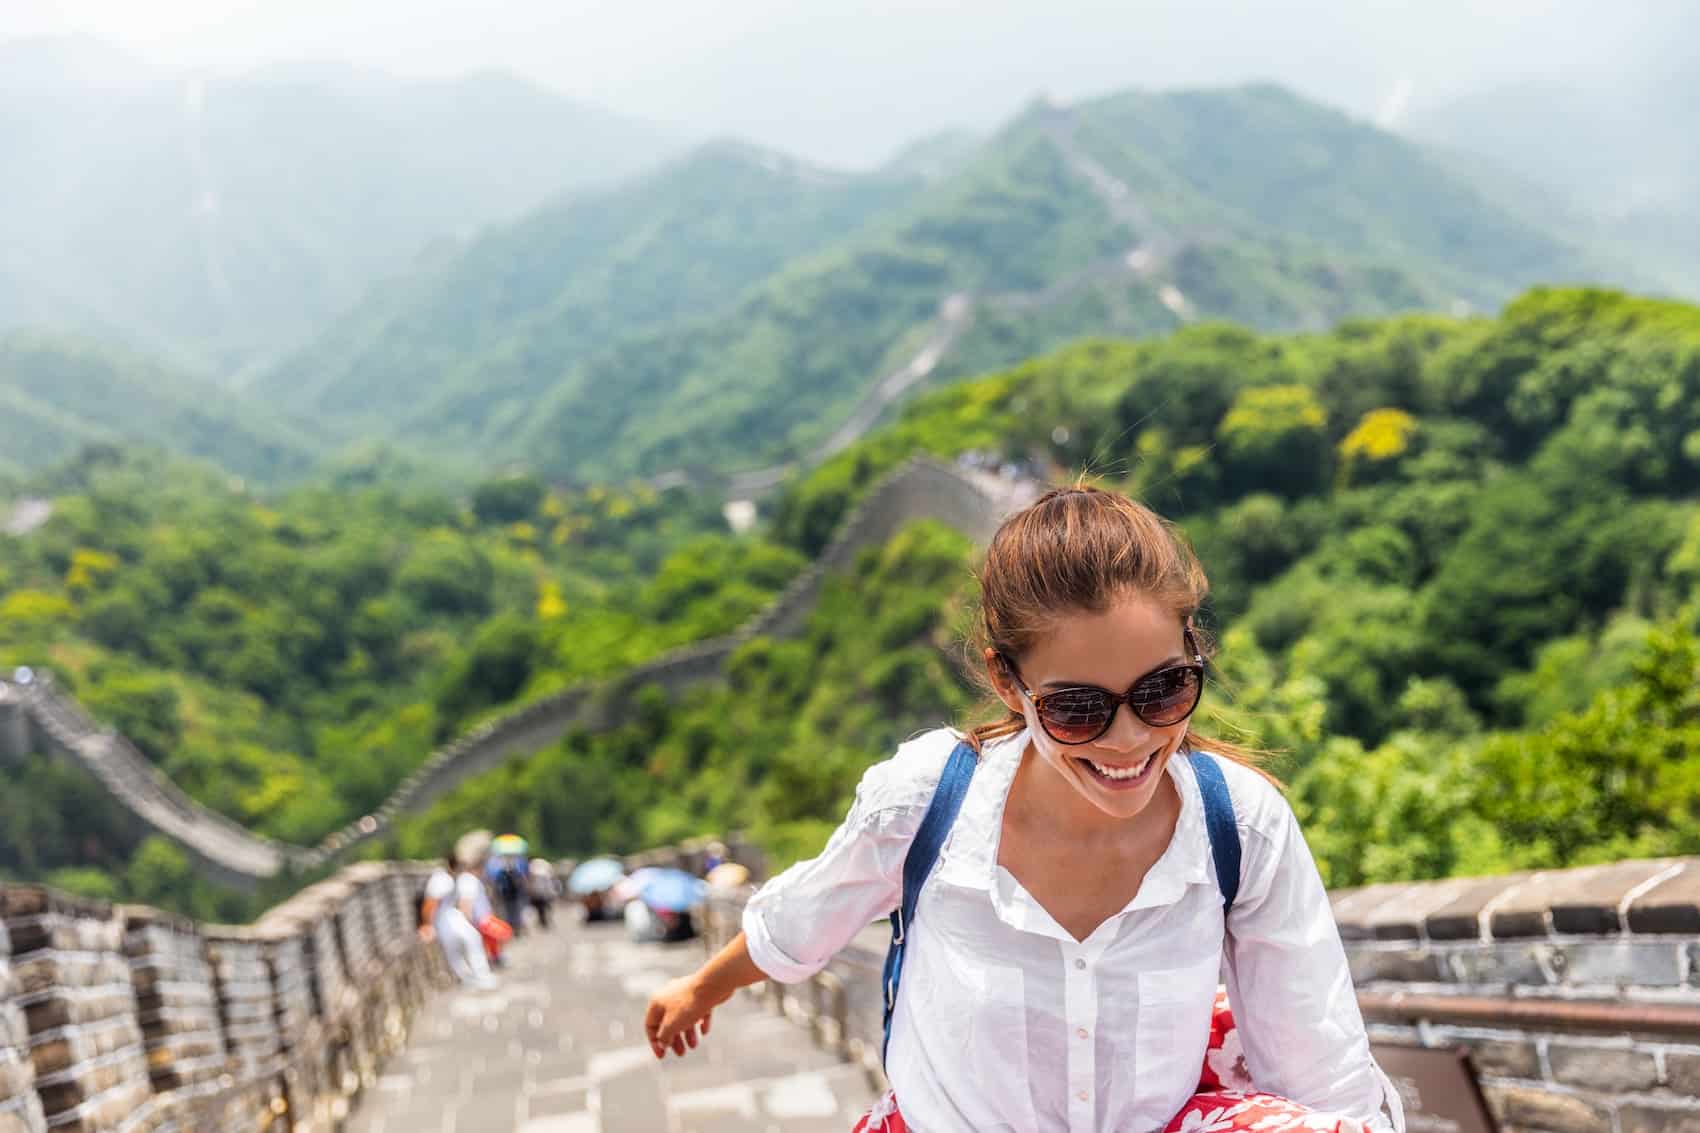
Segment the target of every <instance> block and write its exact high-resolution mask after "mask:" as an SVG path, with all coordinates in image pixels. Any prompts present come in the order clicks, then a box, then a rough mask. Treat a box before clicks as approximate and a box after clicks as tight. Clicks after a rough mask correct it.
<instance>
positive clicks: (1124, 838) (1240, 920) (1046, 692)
mask: <svg viewBox="0 0 1700 1133" xmlns="http://www.w3.org/2000/svg"><path fill="white" fill-rule="evenodd" d="M1206 590H1207V583H1206V581H1205V577H1204V572H1203V571H1202V569H1201V568H1200V567H1199V565H1198V563H1197V561H1196V560H1195V559H1194V558H1193V556H1192V554H1191V552H1190V550H1189V549H1188V548H1187V547H1186V546H1185V544H1184V543H1183V542H1182V541H1181V540H1180V539H1179V538H1178V537H1177V536H1176V535H1175V533H1174V532H1173V531H1172V529H1171V528H1170V527H1169V526H1168V525H1167V524H1166V523H1165V522H1164V521H1163V520H1162V519H1160V518H1159V517H1158V516H1157V515H1155V514H1154V513H1153V512H1151V511H1150V510H1148V509H1146V508H1144V507H1142V506H1140V505H1138V504H1135V503H1133V502H1131V501H1129V500H1127V499H1126V498H1124V497H1122V496H1119V495H1116V494H1114V493H1110V492H1104V491H1099V490H1097V489H1094V488H1085V487H1080V488H1069V489H1061V490H1057V491H1052V492H1049V493H1047V494H1046V495H1044V496H1042V497H1041V498H1040V499H1039V500H1037V501H1036V502H1035V503H1034V504H1033V505H1032V506H1031V507H1029V508H1027V509H1025V510H1024V511H1022V512H1020V513H1018V514H1016V515H1014V516H1012V517H1011V518H1010V519H1008V520H1007V521H1005V523H1004V524H1003V526H1002V527H1001V528H1000V529H999V530H998V533H997V534H996V535H995V536H994V537H993V539H992V543H991V545H990V547H989V548H988V550H987V554H986V562H985V566H984V568H983V570H982V573H981V617H980V624H979V626H978V627H977V629H978V634H979V636H980V638H981V640H980V641H979V642H978V645H979V653H980V656H981V657H983V659H984V664H985V670H986V676H987V678H988V680H989V683H990V685H991V688H992V690H993V691H994V692H995V693H996V695H997V697H998V699H999V700H1001V701H1002V703H1003V705H1004V707H1005V708H1006V709H1007V714H1006V715H1005V716H1004V718H1003V719H1002V720H999V721H997V722H996V723H992V724H988V725H983V726H981V727H978V728H975V729H973V730H972V731H971V732H969V733H968V734H967V735H966V736H960V735H958V734H957V733H955V732H953V731H950V730H948V729H941V730H939V731H935V732H932V733H929V734H927V735H924V736H922V737H920V738H919V739H916V740H913V741H911V742H909V743H907V744H904V745H903V746H902V747H900V748H899V749H898V751H897V754H896V755H895V757H893V758H892V759H890V760H887V761H886V762H884V763H880V764H878V765H876V766H874V767H872V768H870V769H869V770H868V772H867V773H866V775H864V777H863V779H862V782H861V785H860V786H859V787H858V789H857V793H856V801H855V803H854V804H853V805H852V806H851V808H850V813H849V815H848V816H847V817H846V818H845V820H844V823H843V825H842V826H840V827H839V829H838V831H837V832H836V833H835V834H834V835H833V837H832V839H831V840H830V841H829V842H828V843H827V846H826V848H825V849H824V850H823V851H822V852H821V854H820V856H818V857H816V858H815V859H813V860H812V861H807V862H802V863H799V864H798V865H795V866H793V867H792V868H791V869H789V870H787V871H785V872H784V873H783V874H781V875H780V876H779V877H777V878H775V879H773V881H771V882H769V883H768V884H767V886H765V887H764V888H763V889H762V890H761V892H760V893H758V894H757V895H756V896H755V897H754V898H753V899H752V900H751V901H750V903H749V905H748V907H747V908H746V910H745V913H744V922H743V930H744V931H743V932H742V933H741V934H740V935H739V936H738V937H737V938H736V939H735V940H733V941H732V942H731V943H730V944H728V945H727V946H726V948H724V949H723V950H722V951H721V952H720V953H719V954H718V955H717V956H715V957H714V958H713V959H711V960H710V961H709V962H708V963H707V964H705V965H704V966H703V967H702V968H701V969H700V970H699V971H697V972H696V973H695V974H693V975H691V976H688V977H685V978H683V979H680V980H676V981H674V982H673V983H671V984H668V985H667V986H666V987H664V988H662V989H661V990H660V991H659V992H657V993H656V995H655V997H654V999H653V1000H652V1001H651V1002H650V1005H649V1010H648V1012H647V1015H646V1019H645V1023H646V1030H647V1034H648V1037H649V1039H650V1045H651V1048H652V1049H653V1050H654V1052H655V1054H656V1056H657V1057H658V1058H659V1057H663V1056H664V1055H665V1052H666V1051H667V1050H668V1049H669V1048H671V1049H672V1050H673V1051H674V1052H675V1053H678V1054H681V1055H682V1054H684V1053H685V1051H686V1050H687V1049H689V1048H692V1047H695V1046H696V1044H697V1042H698V1040H699V1036H700V1035H704V1034H707V1032H708V1026H709V1019H710V1014H711V1012H712V1010H713V1009H714V1007H716V1006H718V1005H719V1004H720V1003H723V1002H724V1001H725V1000H726V999H727V998H729V997H730V996H731V994H732V992H733V991H734V990H735V989H737V988H739V987H742V986H744V985H746V984H751V983H754V982H756V981H758V980H761V979H764V978H771V979H776V980H780V981H783V982H793V981H797V980H802V979H806V978H808V977H809V976H810V975H811V974H812V973H814V972H816V971H818V970H820V969H821V968H822V967H824V966H825V965H826V963H827V961H828V960H829V959H830V958H831V957H832V955H833V954H834V953H835V952H837V951H838V949H839V948H841V947H843V946H844V945H845V944H846V943H848V942H849V940H850V939H851V937H853V936H854V935H855V934H856V933H857V932H859V931H860V930H861V929H862V928H864V927H865V926H866V925H867V924H868V922H869V921H871V920H872V919H874V918H875V917H877V916H879V915H881V914H885V913H889V912H891V911H892V910H893V909H894V908H898V907H899V905H900V903H901V904H902V905H903V907H904V908H905V910H909V911H910V915H909V916H908V918H907V921H908V923H907V924H906V925H904V926H903V931H902V932H901V934H900V936H901V939H902V943H903V954H902V955H901V956H900V957H899V959H898V961H897V967H898V968H899V971H898V974H899V975H901V977H902V978H901V980H900V981H893V983H894V985H895V989H894V995H893V996H892V998H893V1000H894V1016H893V1018H892V1019H891V1020H890V1030H889V1032H888V1045H887V1051H886V1072H887V1077H888V1078H889V1080H890V1082H891V1086H892V1092H891V1094H889V1095H888V1096H887V1097H886V1098H885V1099H884V1100H883V1101H882V1102H881V1104H880V1105H879V1106H877V1107H876V1108H875V1111H874V1112H873V1113H871V1114H870V1115H869V1116H868V1117H866V1118H864V1119H863V1121H862V1123H861V1124H860V1125H859V1126H858V1129H868V1130H902V1129H915V1130H920V1131H923V1133H959V1131H960V1133H987V1131H991V1130H1006V1131H1009V1133H1038V1131H1046V1133H1049V1131H1051V1130H1068V1131H1070V1133H1080V1131H1087V1130H1092V1131H1101V1133H1144V1131H1147V1130H1155V1129H1163V1128H1171V1129H1181V1128H1186V1129H1196V1128H1205V1129H1212V1130H1220V1129H1247V1128H1251V1127H1252V1126H1253V1125H1254V1124H1255V1125H1257V1127H1258V1128H1260V1129H1274V1128H1285V1127H1287V1126H1286V1125H1284V1124H1283V1122H1282V1119H1281V1118H1282V1115H1283V1114H1285V1115H1286V1116H1288V1117H1290V1118H1291V1120H1292V1123H1293V1124H1292V1127H1294V1128H1299V1127H1301V1126H1300V1125H1299V1124H1298V1123H1299V1122H1300V1121H1302V1122H1303V1125H1302V1127H1303V1128H1306V1129H1339V1130H1356V1129H1359V1128H1360V1127H1362V1128H1368V1129H1375V1130H1388V1129H1402V1128H1403V1118H1402V1115H1401V1114H1400V1110H1399V1103H1398V1100H1397V1095H1395V1094H1394V1093H1393V1091H1392V1089H1391V1087H1390V1085H1389V1084H1388V1082H1387V1079H1386V1077H1385V1075H1383V1074H1382V1073H1381V1071H1380V1069H1379V1068H1378V1067H1377V1066H1376V1065H1375V1063H1374V1061H1373V1060H1372V1058H1371V1056H1370V1052H1369V1044H1368V1041H1367V1039H1366V1037H1365V1033H1364V1027H1363V1021H1362V1019H1361V1017H1360V1015H1359V1013H1358V1008H1357V1001H1356V998H1355V996H1354V994H1353V990H1352V982H1351V978H1350V975H1349V973H1348V971H1347V967H1346V959H1345V954H1344V951H1343V949H1342V947H1341V944H1340V939H1339V934H1338V931H1337V930H1336V928H1335V925H1334V921H1333V917H1332V914H1331V911H1330V909H1329V905H1328V899H1327V894H1326V893H1325V892H1324V889H1323V885H1322V881H1321V878H1320V877H1319V876H1318V874H1317V871H1316V866H1315V864H1314V862H1313V861H1312V859H1311V857H1310V853H1309V851H1308V849H1307V848H1306V846H1305V843H1304V839H1303V837H1302V836H1301V835H1300V832H1299V829H1298V825H1297V823H1296V821H1295V820H1294V817H1293V813H1292V810H1291V809H1290V808H1289V807H1288V805H1287V803H1286V801H1285V800H1284V799H1283V798H1282V797H1281V794H1280V792H1279V790H1278V788H1277V787H1276V786H1275V785H1274V784H1273V782H1272V781H1271V780H1269V779H1267V778H1266V777H1264V776H1263V775H1262V774H1261V773H1260V772H1258V771H1257V770H1256V769H1255V767H1253V766H1252V762H1251V759H1250V757H1249V756H1247V755H1246V754H1245V753H1242V752H1239V751H1237V750H1236V749H1234V748H1232V747H1231V746H1229V745H1226V744H1222V743H1218V742H1213V741H1210V740H1208V739H1206V738H1205V737H1203V736H1201V735H1199V734H1198V733H1197V732H1195V731H1194V730H1192V728H1191V719H1192V714H1193V712H1194V710H1195V709H1196V707H1197V704H1198V701H1199V697H1200V694H1201V692H1202V688H1203V680H1204V665H1203V660H1204V659H1203V657H1202V655H1201V652H1200V649H1201V647H1200V644H1199V639H1198V634H1197V632H1196V631H1195V630H1194V628H1193V625H1192V619H1193V616H1194V614H1195V613H1196V612H1197V610H1198V609H1199V606H1200V605H1201V603H1202V602H1203V600H1204V597H1205V593H1206ZM964 744H966V745H967V747H966V748H965V749H964V750H963V751H961V752H958V750H957V749H958V748H959V747H961V746H962V745H964ZM1202 753H1210V754H1202ZM964 766H966V769H967V770H966V774H961V773H959V772H961V771H962V769H963V768H964ZM947 768H948V769H949V770H947ZM941 777H943V778H944V779H946V780H948V781H949V782H950V783H951V784H952V787H951V788H950V789H949V790H941V789H940V783H941ZM964 784H965V785H964ZM1223 788H1225V790H1224V789H1223ZM958 790H960V791H961V795H960V798H961V802H960V809H959V811H957V812H956V813H955V815H954V818H953V819H950V818H947V819H945V820H943V822H942V826H943V827H945V828H946V829H947V831H948V833H947V834H944V837H943V842H942V848H940V850H939V852H938V853H937V855H936V864H933V860H934V859H933V858H932V857H931V856H930V855H929V854H927V853H926V852H925V851H920V850H918V852H920V853H922V856H923V861H922V863H921V867H920V868H919V869H917V868H916V866H915V865H914V863H911V871H912V877H911V879H910V896H911V898H912V899H913V905H912V908H911V905H910V902H909V901H908V900H906V899H905V877H904V872H905V871H904V867H905V861H906V859H908V858H910V856H911V850H912V849H918V847H920V846H922V845H926V846H928V847H929V848H930V847H931V846H933V845H937V843H936V842H935V841H934V840H933V834H932V833H929V832H922V833H921V834H920V835H919V836H918V834H917V831H920V830H922V827H923V820H924V819H926V816H927V814H928V811H929V808H930V807H933V806H934V805H935V804H934V797H935V794H937V795H938V796H940V797H941V798H942V797H946V796H949V795H952V794H953V792H955V791H958ZM945 809H946V810H948V808H945ZM926 825H927V826H928V828H929V830H933V829H934V828H935V820H932V819H926ZM940 833H943V832H942V831H940ZM1229 847H1234V849H1230V848H1229ZM1224 855H1225V856H1224ZM1236 856H1237V858H1238V860H1237V863H1236V862H1235V857H1236ZM1223 976H1225V978H1226V983H1227V990H1228V994H1229V997H1230V998H1231V1000H1232V1003H1233V1005H1234V1012H1235V1014H1236V1015H1237V1016H1238V1024H1239V1028H1238V1031H1237V1033H1236V1034H1235V1036H1234V1039H1235V1040H1236V1041H1237V1043H1238V1045H1239V1046H1240V1047H1241V1048H1243V1064H1244V1065H1243V1069H1244V1070H1246V1071H1249V1073H1250V1080H1251V1081H1252V1082H1255V1083H1256V1086H1257V1088H1258V1089H1259V1090H1262V1091H1267V1092H1268V1094H1269V1095H1279V1097H1270V1096H1261V1095H1259V1096H1253V1095H1251V1094H1249V1093H1245V1092H1241V1093H1228V1092H1223V1091H1222V1090H1221V1089H1220V1087H1221V1086H1223V1085H1227V1084H1228V1083H1226V1082H1224V1081H1223V1080H1222V1077H1221V1075H1220V1074H1217V1073H1212V1072H1211V1071H1209V1070H1208V1069H1205V1070H1203V1071H1201V1067H1204V1066H1205V1063H1206V1053H1207V1050H1208V1049H1209V1048H1210V1047H1211V1045H1212V1041H1213V1038H1214V1041H1215V1044H1216V1045H1217V1046H1218V1047H1220V1046H1221V1044H1222V1042H1223V1039H1224V1031H1225V1027H1224V1025H1223V1023H1222V1020H1221V1019H1217V1018H1213V1013H1214V1011H1215V1008H1216V995H1217V985H1218V980H1219V978H1220V977H1223ZM1213 1023H1214V1026H1213ZM1222 1053H1223V1052H1222V1051H1221V1050H1220V1049H1219V1050H1218V1051H1216V1052H1215V1057H1214V1058H1213V1059H1212V1065H1219V1063H1220V1060H1221V1055H1222ZM1232 1061H1233V1062H1235V1063H1237V1062H1238V1060H1237V1059H1235V1060H1232ZM1205 1091H1209V1092H1205ZM1283 1098H1284V1099H1290V1100H1291V1102H1292V1103H1297V1104H1296V1105H1293V1104H1289V1103H1287V1102H1283V1101H1282V1099H1283ZM1283 1107H1285V1108H1284V1109H1283Z"/></svg>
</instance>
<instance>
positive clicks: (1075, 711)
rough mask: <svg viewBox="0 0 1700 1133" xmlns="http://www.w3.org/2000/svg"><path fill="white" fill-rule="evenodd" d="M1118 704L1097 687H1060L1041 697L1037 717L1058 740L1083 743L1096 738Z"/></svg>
mask: <svg viewBox="0 0 1700 1133" xmlns="http://www.w3.org/2000/svg"><path fill="white" fill-rule="evenodd" d="M1116 708H1117V704H1116V702H1115V701H1114V700H1112V699H1111V698H1110V697H1109V696H1107V695H1106V694H1104V693H1103V692H1100V691H1098V690H1096V689H1089V688H1080V689H1073V688H1071V689H1062V690H1060V691H1058V692H1053V693H1051V694H1049V695H1048V696H1046V697H1045V698H1044V705H1043V707H1042V709H1041V710H1040V714H1039V715H1040V720H1041V722H1042V723H1043V724H1044V725H1045V731H1047V732H1049V733H1050V734H1051V738H1052V739H1054V740H1056V741H1057V742H1058V743H1065V744H1083V743H1086V742H1087V741H1089V740H1094V739H1097V738H1098V736H1099V735H1100V734H1102V733H1103V731H1104V725H1105V723H1107V722H1108V721H1109V719H1110V714H1111V713H1112V712H1114V711H1115V710H1116Z"/></svg>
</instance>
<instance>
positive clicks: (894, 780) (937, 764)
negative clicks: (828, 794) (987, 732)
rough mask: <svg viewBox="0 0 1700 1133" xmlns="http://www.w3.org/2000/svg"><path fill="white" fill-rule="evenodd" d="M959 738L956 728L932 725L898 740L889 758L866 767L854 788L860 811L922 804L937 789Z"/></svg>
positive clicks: (959, 733) (907, 807) (898, 808)
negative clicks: (932, 726) (909, 736)
mask: <svg viewBox="0 0 1700 1133" xmlns="http://www.w3.org/2000/svg"><path fill="white" fill-rule="evenodd" d="M961 742H962V733H961V732H959V731H957V730H956V729H955V728H934V729H933V730H932V731H930V732H923V733H921V734H920V735H918V736H914V737H911V738H910V739H908V740H906V741H904V742H903V743H901V744H899V745H898V747H897V750H896V751H895V752H893V753H892V755H891V757H890V758H888V759H882V760H881V761H880V762H878V763H876V764H874V765H873V766H872V767H870V768H868V769H867V771H866V772H864V773H863V775H862V782H861V785H860V786H858V787H857V788H856V805H857V807H858V809H861V810H863V811H870V812H871V811H884V810H907V809H911V808H914V807H924V806H926V805H927V803H928V802H930V801H931V800H932V797H933V792H934V791H936V790H937V789H938V785H939V778H940V777H941V776H942V775H943V774H944V765H945V763H946V761H947V760H949V759H950V753H951V752H953V751H955V750H956V745H957V744H959V743H961Z"/></svg>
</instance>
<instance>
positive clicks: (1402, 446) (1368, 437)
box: [1340, 409, 1417, 462]
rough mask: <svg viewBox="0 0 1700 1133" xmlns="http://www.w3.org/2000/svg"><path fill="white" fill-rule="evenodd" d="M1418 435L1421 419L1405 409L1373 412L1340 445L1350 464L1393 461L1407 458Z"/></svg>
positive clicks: (1341, 453) (1366, 414)
mask: <svg viewBox="0 0 1700 1133" xmlns="http://www.w3.org/2000/svg"><path fill="white" fill-rule="evenodd" d="M1416 431H1417V419H1416V418H1415V417H1413V416H1411V415H1410V414H1409V413H1407V412H1405V411H1404V410H1403V409H1372V410H1370V411H1369V412H1368V413H1365V414H1364V415H1363V418H1362V419H1361V420H1359V421H1358V425H1357V428H1355V429H1353V430H1352V431H1351V432H1349V433H1347V434H1346V439H1345V440H1343V441H1341V442H1340V455H1341V457H1342V458H1344V459H1345V460H1347V461H1353V460H1367V461H1376V462H1379V461H1383V460H1392V459H1394V458H1396V457H1400V456H1403V455H1405V452H1406V450H1408V449H1409V448H1410V446H1411V437H1412V436H1413V434H1415V433H1416Z"/></svg>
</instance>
